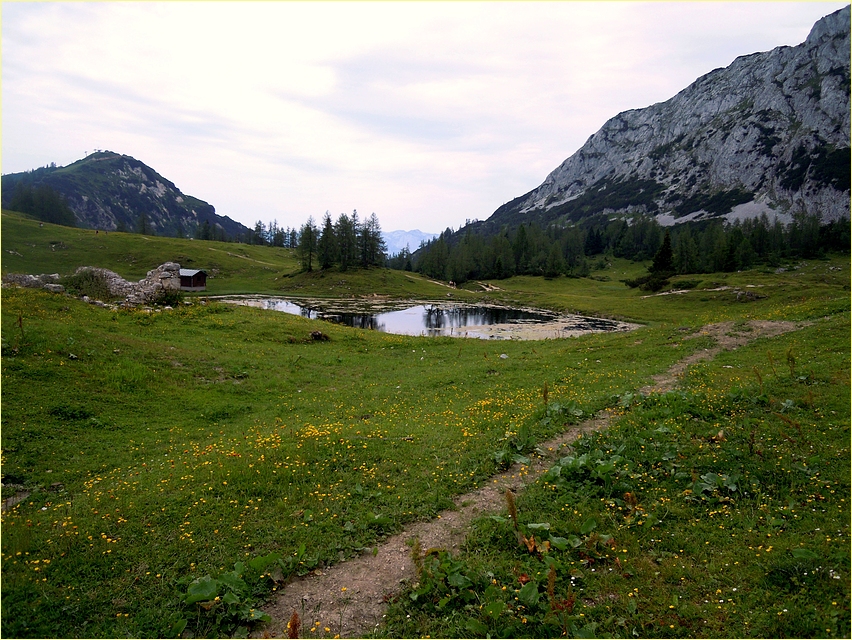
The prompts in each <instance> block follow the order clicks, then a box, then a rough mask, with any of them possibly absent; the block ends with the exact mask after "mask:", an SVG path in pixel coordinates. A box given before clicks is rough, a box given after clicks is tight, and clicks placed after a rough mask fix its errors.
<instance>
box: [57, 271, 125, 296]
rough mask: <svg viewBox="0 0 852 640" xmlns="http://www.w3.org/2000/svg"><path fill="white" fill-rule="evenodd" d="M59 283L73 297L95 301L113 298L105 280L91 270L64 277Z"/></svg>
mask: <svg viewBox="0 0 852 640" xmlns="http://www.w3.org/2000/svg"><path fill="white" fill-rule="evenodd" d="M60 283H61V284H62V285H63V286H64V287H65V289H66V290H67V291H68V292H69V293H72V294H74V295H78V296H89V297H90V298H95V299H97V300H109V299H110V298H113V297H115V296H113V295H112V294H110V291H109V283H108V282H107V279H106V278H105V277H104V276H103V274H101V273H99V272H97V271H94V270H93V269H83V270H81V271H78V272H77V273H75V274H74V275H70V276H66V277H65V278H62V280H61V281H60Z"/></svg>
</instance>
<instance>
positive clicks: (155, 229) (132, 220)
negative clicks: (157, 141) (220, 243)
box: [2, 151, 250, 240]
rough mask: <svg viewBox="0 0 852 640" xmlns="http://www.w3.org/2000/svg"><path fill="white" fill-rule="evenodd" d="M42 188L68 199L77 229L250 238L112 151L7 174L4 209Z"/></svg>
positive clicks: (245, 230)
mask: <svg viewBox="0 0 852 640" xmlns="http://www.w3.org/2000/svg"><path fill="white" fill-rule="evenodd" d="M39 187H42V188H43V187H49V188H50V189H51V190H52V191H54V192H56V193H58V194H60V195H61V196H62V197H64V198H65V200H66V201H67V204H68V206H69V207H70V209H71V210H72V211H73V213H74V221H75V222H76V224H77V226H79V227H84V228H89V229H102V230H106V231H140V232H144V233H146V234H148V235H164V236H177V237H193V236H198V237H203V238H205V239H215V240H225V239H232V238H237V237H239V236H246V237H247V236H248V234H250V230H249V229H248V227H246V226H244V225H242V224H240V223H239V222H236V221H234V220H231V219H230V218H229V217H227V216H220V215H217V214H216V209H215V207H213V205H211V204H209V203H207V202H205V201H203V200H200V199H198V198H195V197H193V196H190V195H186V194H184V193H183V192H181V190H180V189H178V188H177V187H176V186H175V184H174V183H173V182H172V181H170V180H168V179H166V178H164V177H163V176H161V175H160V174H159V173H157V172H156V171H155V170H154V169H152V168H151V167H149V166H148V165H146V164H145V163H143V162H140V161H139V160H137V159H135V158H133V157H131V156H128V155H121V154H118V153H113V152H112V151H99V152H96V153H92V154H90V155H88V156H86V157H85V158H83V159H82V160H78V161H77V162H73V163H71V164H69V165H67V166H64V167H57V166H55V165H50V166H47V167H42V168H40V169H35V170H33V171H26V172H22V173H10V174H7V175H4V176H3V178H2V192H3V206H4V207H9V208H12V207H11V204H12V203H13V199H14V198H15V197H16V194H17V195H20V194H19V193H18V190H19V189H37V188H39Z"/></svg>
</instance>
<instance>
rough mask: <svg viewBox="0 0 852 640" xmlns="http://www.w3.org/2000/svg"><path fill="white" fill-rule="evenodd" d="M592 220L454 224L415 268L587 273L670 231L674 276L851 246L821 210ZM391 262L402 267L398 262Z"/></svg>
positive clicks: (485, 273)
mask: <svg viewBox="0 0 852 640" xmlns="http://www.w3.org/2000/svg"><path fill="white" fill-rule="evenodd" d="M587 225H588V226H585V227H583V226H570V227H562V226H557V225H550V226H548V227H546V228H542V227H541V226H539V225H538V224H535V223H532V222H531V223H526V224H521V225H519V226H518V227H517V228H514V229H510V228H508V227H504V228H503V229H502V231H501V232H500V233H498V234H496V235H493V236H490V237H486V236H481V235H477V234H475V233H472V232H471V230H470V229H467V230H466V231H465V230H461V231H460V232H458V233H453V231H452V229H447V230H446V231H444V233H442V234H441V235H440V236H438V237H437V238H435V239H434V240H432V241H430V242H427V243H424V244H423V245H422V246H421V247H420V249H419V250H418V251H417V252H415V254H414V256H413V260H412V262H413V269H414V270H415V271H418V272H420V273H422V274H424V275H426V276H429V277H431V278H437V279H442V280H448V281H450V280H451V281H454V282H456V283H459V284H460V283H462V282H466V281H468V280H480V279H481V280H493V279H502V278H508V277H511V276H515V275H541V276H545V277H556V276H559V275H566V276H572V277H584V276H587V275H589V273H590V272H591V268H592V266H593V261H594V259H595V258H596V257H604V256H607V255H611V256H614V257H618V258H627V259H630V260H635V261H643V260H650V259H652V258H654V257H655V256H656V255H657V253H658V251H659V250H660V249H661V247H662V245H663V242H664V239H665V237H666V236H667V235H668V242H670V248H671V260H672V264H671V273H672V275H674V274H688V273H712V272H719V271H737V270H741V269H747V268H749V267H751V266H753V265H755V264H758V263H765V264H769V265H773V266H777V264H779V262H780V260H782V259H789V258H795V257H802V258H812V257H815V256H819V255H822V254H824V253H825V252H826V251H839V252H848V251H849V248H850V232H849V229H850V227H849V220H848V219H843V220H840V221H835V222H830V223H828V224H821V223H820V220H819V217H818V216H815V215H808V214H805V213H798V214H795V215H794V216H793V221H792V222H791V223H790V224H788V225H785V224H782V223H781V222H780V221H778V220H777V219H776V220H775V221H774V222H771V223H770V221H769V218H768V217H767V216H766V215H765V214H764V215H761V216H760V217H758V218H752V219H748V220H744V221H739V220H737V221H735V222H734V223H727V222H724V221H721V220H711V221H705V222H701V223H686V224H681V225H676V226H674V227H669V228H665V227H662V226H661V225H660V224H659V223H658V222H657V221H656V220H655V219H654V218H648V217H645V218H634V219H633V220H632V221H630V222H628V221H626V220H624V219H619V220H610V221H601V220H600V219H598V220H597V221H596V222H594V221H590V222H588V223H587ZM392 262H393V259H392ZM391 266H395V267H396V268H402V267H400V266H399V261H397V263H396V264H392V265H391Z"/></svg>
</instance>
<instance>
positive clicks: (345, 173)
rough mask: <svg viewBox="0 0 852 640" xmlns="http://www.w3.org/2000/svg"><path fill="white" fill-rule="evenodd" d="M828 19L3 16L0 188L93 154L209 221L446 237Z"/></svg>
mask: <svg viewBox="0 0 852 640" xmlns="http://www.w3.org/2000/svg"><path fill="white" fill-rule="evenodd" d="M844 4H848V3H840V2H615V1H613V2H599V1H598V2H540V3H539V2H455V1H452V2H402V1H400V2H315V1H313V2H121V3H113V2H92V3H84V2H32V3H31V2H3V3H2V85H0V88H1V89H2V109H1V110H0V117H2V155H1V156H0V165H2V172H3V173H14V172H18V171H26V170H29V169H34V168H37V167H41V166H45V165H47V164H50V163H51V162H55V163H56V164H57V165H60V166H62V165H67V164H70V163H72V162H75V161H76V160H79V159H81V158H83V157H85V155H86V154H87V153H92V152H93V151H95V150H96V149H98V150H109V151H114V152H117V153H122V154H126V155H130V156H133V157H134V158H136V159H138V160H140V161H142V162H144V163H145V164H147V165H149V166H150V167H152V168H153V169H154V170H155V171H157V172H158V173H160V174H161V175H163V176H164V177H166V178H167V179H169V180H171V181H172V182H174V183H175V185H176V186H177V187H178V188H179V189H180V190H181V191H182V192H183V193H185V194H188V195H192V196H195V197H197V198H200V199H202V200H205V201H207V202H209V203H210V204H212V205H213V206H214V207H215V208H216V212H217V213H218V214H220V215H226V216H229V217H231V218H232V219H234V220H237V221H239V222H242V223H243V224H245V225H247V226H250V227H253V226H254V224H255V222H256V221H258V220H260V221H262V222H264V224H268V223H269V222H271V221H272V220H276V221H277V223H278V224H279V226H282V227H287V226H290V227H299V226H301V225H302V224H303V223H304V222H305V221H306V220H307V219H308V217H309V216H313V218H314V219H315V220H316V221H317V222H320V221H321V219H322V216H323V215H324V213H325V212H326V211H329V212H330V213H331V214H332V217H333V218H335V219H336V217H337V216H338V215H339V214H340V213H351V212H352V211H353V210H357V211H358V213H359V215H360V216H361V217H362V218H363V217H364V216H369V215H370V214H371V213H375V214H376V215H377V216H378V218H379V221H380V223H381V226H382V229H383V230H384V231H393V230H401V229H405V230H410V229H420V230H421V231H426V232H440V231H442V230H443V229H445V228H447V227H452V228H453V229H458V228H459V227H460V226H462V225H464V224H465V221H466V220H474V219H479V220H484V219H486V218H488V217H489V216H490V215H491V214H492V213H493V212H494V210H495V209H497V208H498V207H499V206H501V205H502V204H504V203H505V202H508V201H509V200H512V199H513V198H515V197H517V196H520V195H522V194H524V193H526V192H528V191H530V190H531V189H534V188H535V187H537V186H538V185H539V184H541V183H542V182H543V181H544V179H545V178H546V176H547V174H548V173H550V172H551V171H552V170H553V169H555V168H556V167H557V166H558V165H559V164H560V163H561V162H562V161H563V160H565V159H566V158H567V157H569V156H570V155H572V154H573V153H574V152H575V151H577V150H578V149H579V148H580V147H581V146H582V145H583V144H584V143H585V141H586V140H587V139H588V138H589V137H590V136H591V135H592V134H594V133H595V132H596V131H597V130H598V129H600V127H601V126H602V125H603V124H604V123H605V122H606V121H607V120H609V119H610V118H611V117H613V116H615V115H617V114H618V113H620V112H622V111H625V110H627V109H638V108H642V107H646V106H649V105H651V104H654V103H657V102H662V101H665V100H667V99H669V98H671V97H672V96H674V95H675V94H676V93H677V92H679V91H680V90H681V89H684V88H685V87H686V86H688V85H689V84H690V83H692V82H693V81H694V80H696V79H697V78H699V77H700V76H702V75H704V74H706V73H708V72H710V71H712V70H713V69H716V68H719V67H725V66H728V65H729V64H730V63H731V62H733V60H734V59H735V58H736V57H738V56H740V55H747V54H750V53H754V52H757V51H768V50H770V49H773V48H775V47H778V46H782V45H788V46H794V45H797V44H799V43H801V42H803V41H804V40H805V38H806V37H807V35H808V33H809V32H810V29H811V27H812V26H813V24H814V23H815V22H816V21H817V20H819V19H820V18H821V17H823V16H825V15H828V14H829V13H832V12H833V11H836V10H837V9H840V8H841V7H843V6H844Z"/></svg>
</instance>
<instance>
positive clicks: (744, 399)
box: [383, 315, 850, 638]
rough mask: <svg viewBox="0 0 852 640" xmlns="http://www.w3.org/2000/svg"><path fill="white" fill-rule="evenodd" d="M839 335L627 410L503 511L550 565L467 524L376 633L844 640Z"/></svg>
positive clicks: (843, 398) (830, 328)
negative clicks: (451, 554) (460, 541)
mask: <svg viewBox="0 0 852 640" xmlns="http://www.w3.org/2000/svg"><path fill="white" fill-rule="evenodd" d="M848 336H849V318H848V315H845V316H838V317H834V318H831V319H828V320H823V321H817V322H816V323H815V325H814V326H812V327H810V328H807V329H804V330H802V331H801V332H799V333H795V334H792V335H789V336H785V337H782V338H779V339H777V340H771V341H769V340H759V341H757V342H755V343H754V344H753V345H752V346H751V347H747V348H744V349H740V350H737V351H736V352H729V353H725V354H722V355H720V356H719V358H718V359H716V360H715V361H713V362H711V363H704V364H701V365H698V366H695V367H693V368H691V370H690V372H689V375H688V377H687V379H686V381H685V384H684V385H683V387H682V388H681V389H680V390H678V391H676V392H670V393H667V394H662V395H654V396H651V397H649V398H646V399H643V400H639V401H637V402H635V404H633V405H632V406H631V407H630V408H629V409H628V410H625V411H624V412H623V416H622V417H621V418H620V419H619V420H618V421H617V422H616V423H615V424H614V425H613V426H612V427H611V428H610V429H609V430H607V431H606V432H602V433H595V434H592V435H590V436H587V437H584V438H583V439H582V440H580V441H578V442H577V443H576V445H575V446H574V450H573V451H572V452H571V454H570V457H568V456H566V457H565V458H563V459H562V461H561V463H559V464H557V465H555V466H554V467H553V468H552V469H551V471H549V472H548V474H546V475H545V476H544V478H543V479H542V480H541V481H539V482H538V483H537V484H536V485H534V486H533V487H531V488H530V489H528V490H527V491H525V492H524V493H523V494H522V495H521V496H519V497H518V499H517V504H516V509H517V512H518V516H517V518H518V522H519V523H520V530H521V532H522V533H523V534H524V535H526V536H530V535H533V536H535V537H536V538H537V539H538V540H539V545H541V544H542V541H543V540H547V541H549V542H551V543H552V546H551V548H550V549H541V548H540V547H539V548H538V549H536V551H535V552H530V550H529V548H528V547H527V546H526V545H523V544H519V542H518V539H517V537H516V533H515V531H514V529H513V526H512V520H511V518H510V516H509V513H508V512H504V514H503V516H502V517H497V518H484V519H481V520H480V521H478V523H477V524H476V526H475V527H474V529H473V531H472V532H471V533H470V535H469V536H468V541H467V546H466V548H465V550H464V551H463V553H461V554H459V556H457V557H456V558H454V559H453V561H450V560H449V559H448V558H447V557H446V556H444V555H439V556H438V557H437V558H434V559H432V564H431V566H429V565H428V564H427V570H426V571H424V573H423V575H421V577H420V580H419V584H418V585H417V586H416V587H413V588H411V589H410V590H409V591H408V592H407V593H403V594H402V595H401V596H400V597H399V598H398V600H397V601H396V603H395V604H394V606H393V607H392V609H391V611H390V613H389V615H388V623H387V628H386V630H385V631H384V632H383V633H384V635H386V636H387V637H400V636H401V637H422V636H427V637H476V636H480V637H481V636H483V635H485V634H486V633H489V634H491V635H492V637H533V638H536V637H558V636H562V635H568V636H569V637H592V635H594V636H597V637H629V636H639V637H643V636H650V637H675V638H683V637H737V638H747V637H802V638H816V637H848V635H849V631H850V617H849V595H850V593H849V591H850V589H849V586H850V571H849V569H850V567H849V542H850V539H849V497H850V482H849V480H850V479H849V438H850V431H849V414H850V406H849V358H848V353H847V352H844V350H838V349H837V346H838V343H840V344H843V345H844V349H845V345H846V344H847V341H848ZM787 353H792V354H794V355H793V358H794V360H795V365H794V366H793V367H792V369H791V368H789V367H788V366H787V365H786V362H785V358H786V354H787ZM772 354H774V355H772ZM770 358H771V359H770ZM773 361H774V362H775V363H776V364H775V366H774V369H773V365H772V362H773ZM778 363H783V364H781V365H779V364H778ZM754 367H757V369H758V373H760V375H761V376H762V382H759V381H758V377H757V375H756V374H755V373H754V369H753V368H754ZM761 372H762V373H761ZM720 434H721V435H720ZM584 456H585V458H584ZM580 461H583V463H582V464H577V463H578V462H580ZM535 523H538V524H535ZM541 523H546V527H545V526H543V525H542V524H541ZM551 573H552V580H553V581H552V583H551V582H550V580H551V576H550V574H551ZM527 578H528V579H529V581H527V580H526V579H527ZM459 585H462V586H461V587H460V586H459Z"/></svg>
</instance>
